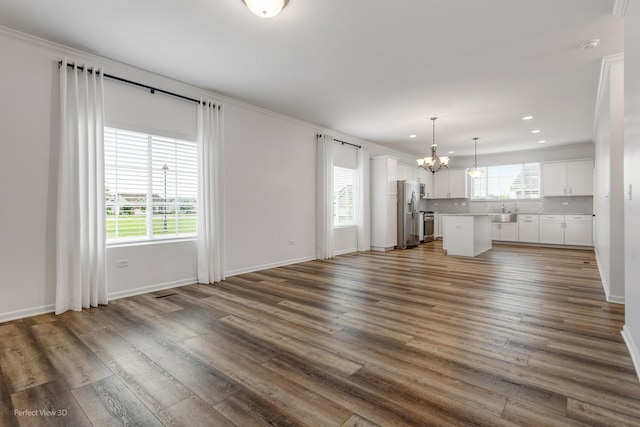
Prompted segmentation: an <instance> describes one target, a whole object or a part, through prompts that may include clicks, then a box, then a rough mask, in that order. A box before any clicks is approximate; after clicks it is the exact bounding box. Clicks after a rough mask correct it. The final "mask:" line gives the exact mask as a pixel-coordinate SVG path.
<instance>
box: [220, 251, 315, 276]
mask: <svg viewBox="0 0 640 427" xmlns="http://www.w3.org/2000/svg"><path fill="white" fill-rule="evenodd" d="M314 259H316V257H315V256H311V257H303V258H297V259H290V260H287V261H280V262H274V263H271V264H262V265H257V266H254V267H247V268H239V269H237V270H231V271H226V272H225V276H226V277H231V276H237V275H239V274H244V273H253V272H255V271H260V270H266V269H269V268H275V267H282V266H285V265H291V264H298V263H300V262H306V261H313V260H314Z"/></svg>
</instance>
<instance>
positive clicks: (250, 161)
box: [224, 105, 316, 274]
mask: <svg viewBox="0 0 640 427" xmlns="http://www.w3.org/2000/svg"><path fill="white" fill-rule="evenodd" d="M224 123H225V175H226V178H225V179H226V182H225V192H226V194H225V197H226V200H225V206H226V209H225V221H226V227H225V234H226V254H225V255H226V265H225V269H226V271H227V274H238V273H241V272H246V271H254V270H258V269H262V268H267V267H270V266H275V265H282V264H286V263H290V262H294V261H296V260H308V259H314V258H315V224H316V223H315V204H316V202H315V200H316V199H315V176H316V169H315V164H316V163H315V153H316V145H315V141H316V132H315V131H314V130H313V129H311V128H309V127H307V126H303V125H300V124H297V123H295V122H291V121H287V120H283V119H280V118H277V117H275V116H272V115H269V114H267V113H263V112H260V111H254V110H250V109H247V108H244V107H240V106H236V105H225V107H224ZM292 240H293V244H290V241H292Z"/></svg>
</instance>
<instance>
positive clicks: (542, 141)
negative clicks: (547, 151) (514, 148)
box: [538, 139, 547, 144]
mask: <svg viewBox="0 0 640 427" xmlns="http://www.w3.org/2000/svg"><path fill="white" fill-rule="evenodd" d="M545 142H547V141H545V140H544V139H541V140H540V141H538V144H544V143H545Z"/></svg>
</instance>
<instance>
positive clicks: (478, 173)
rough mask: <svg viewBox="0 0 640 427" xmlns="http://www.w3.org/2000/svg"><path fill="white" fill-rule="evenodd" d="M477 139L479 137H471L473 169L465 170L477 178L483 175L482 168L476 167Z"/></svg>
mask: <svg viewBox="0 0 640 427" xmlns="http://www.w3.org/2000/svg"><path fill="white" fill-rule="evenodd" d="M478 139H479V138H473V151H474V154H473V169H469V170H468V171H467V173H468V174H469V176H470V177H472V178H479V177H481V176H482V175H484V169H482V168H480V169H479V168H478Z"/></svg>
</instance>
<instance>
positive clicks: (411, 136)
mask: <svg viewBox="0 0 640 427" xmlns="http://www.w3.org/2000/svg"><path fill="white" fill-rule="evenodd" d="M416 136H418V135H409V138H415V137H416Z"/></svg>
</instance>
